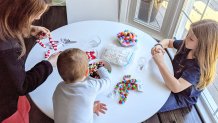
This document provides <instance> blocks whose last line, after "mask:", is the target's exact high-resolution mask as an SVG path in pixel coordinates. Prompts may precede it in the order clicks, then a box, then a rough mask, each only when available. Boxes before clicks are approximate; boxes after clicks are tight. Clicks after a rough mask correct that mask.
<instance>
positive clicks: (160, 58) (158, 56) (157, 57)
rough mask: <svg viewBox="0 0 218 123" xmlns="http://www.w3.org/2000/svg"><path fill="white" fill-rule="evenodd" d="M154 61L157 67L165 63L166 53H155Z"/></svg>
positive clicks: (159, 51)
mask: <svg viewBox="0 0 218 123" xmlns="http://www.w3.org/2000/svg"><path fill="white" fill-rule="evenodd" d="M153 59H154V61H155V63H156V64H157V65H159V64H161V63H162V62H163V61H164V53H163V51H161V50H158V51H157V52H156V51H155V53H154V55H153Z"/></svg>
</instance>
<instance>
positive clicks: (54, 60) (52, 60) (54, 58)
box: [48, 52, 61, 67]
mask: <svg viewBox="0 0 218 123" xmlns="http://www.w3.org/2000/svg"><path fill="white" fill-rule="evenodd" d="M60 53H61V52H58V53H54V54H52V55H51V56H50V57H49V58H48V61H49V62H50V63H51V64H52V66H53V67H55V66H56V65H57V59H58V56H59V55H60Z"/></svg>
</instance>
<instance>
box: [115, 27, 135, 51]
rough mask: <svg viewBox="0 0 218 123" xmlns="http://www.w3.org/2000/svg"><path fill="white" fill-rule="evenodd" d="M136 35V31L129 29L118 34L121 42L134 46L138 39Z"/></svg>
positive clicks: (125, 45) (123, 44)
mask: <svg viewBox="0 0 218 123" xmlns="http://www.w3.org/2000/svg"><path fill="white" fill-rule="evenodd" d="M136 37H137V35H136V34H135V33H133V32H130V31H128V30H124V31H123V32H119V33H118V34H117V38H118V40H119V42H120V44H121V45H122V46H124V47H128V46H134V45H135V44H136V43H137V41H138V40H137V39H136Z"/></svg>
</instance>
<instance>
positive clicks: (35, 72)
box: [0, 50, 53, 95]
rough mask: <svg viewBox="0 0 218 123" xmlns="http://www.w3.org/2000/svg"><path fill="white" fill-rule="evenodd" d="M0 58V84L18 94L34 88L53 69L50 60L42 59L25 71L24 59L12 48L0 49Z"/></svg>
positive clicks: (23, 93)
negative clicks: (18, 56) (17, 55)
mask: <svg viewBox="0 0 218 123" xmlns="http://www.w3.org/2000/svg"><path fill="white" fill-rule="evenodd" d="M0 59H1V60H0V75H1V77H0V80H1V85H3V87H5V88H6V89H8V91H17V93H18V94H19V95H25V94H27V93H28V92H31V91H33V90H34V89H36V88H37V87H38V86H39V85H41V84H42V83H43V82H44V81H45V80H46V79H47V77H48V76H49V75H50V74H51V73H52V71H53V68H52V65H51V63H50V62H48V61H42V62H39V63H38V64H36V65H35V66H34V67H33V68H32V69H30V70H29V71H27V72H26V71H25V67H24V63H25V61H24V59H22V58H21V59H18V58H17V57H16V55H15V53H14V51H13V50H8V51H3V52H2V51H1V53H0ZM9 87H10V88H9Z"/></svg>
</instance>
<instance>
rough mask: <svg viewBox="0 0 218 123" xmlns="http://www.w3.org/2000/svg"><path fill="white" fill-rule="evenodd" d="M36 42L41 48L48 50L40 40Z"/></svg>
mask: <svg viewBox="0 0 218 123" xmlns="http://www.w3.org/2000/svg"><path fill="white" fill-rule="evenodd" d="M36 42H37V43H38V44H39V45H40V46H42V47H43V48H46V46H45V44H43V43H42V42H41V41H40V40H39V39H37V40H36Z"/></svg>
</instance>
